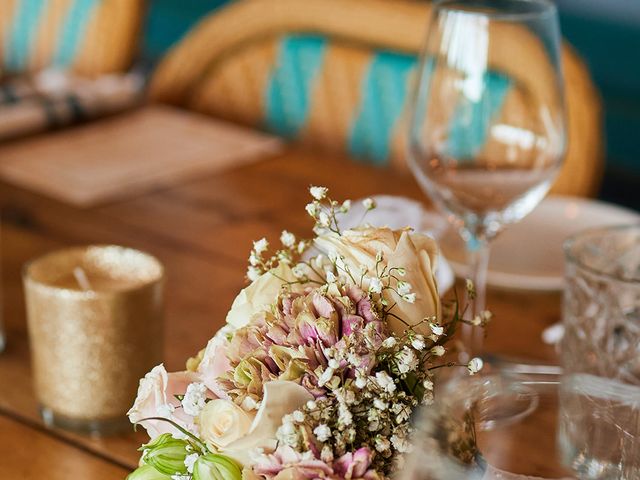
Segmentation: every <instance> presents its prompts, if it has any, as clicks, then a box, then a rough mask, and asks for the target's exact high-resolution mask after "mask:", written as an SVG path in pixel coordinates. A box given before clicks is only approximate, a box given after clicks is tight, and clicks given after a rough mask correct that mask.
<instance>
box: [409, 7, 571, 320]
mask: <svg viewBox="0 0 640 480" xmlns="http://www.w3.org/2000/svg"><path fill="white" fill-rule="evenodd" d="M411 107H412V110H413V111H412V114H411V126H410V133H409V164H410V166H411V168H412V171H413V173H414V175H415V177H416V179H417V180H418V183H419V184H420V185H421V187H422V188H423V189H424V190H425V192H426V193H427V194H428V195H429V196H430V197H431V199H432V201H433V202H434V204H435V205H436V207H437V208H439V209H440V210H441V211H442V212H443V213H444V214H445V215H446V216H447V218H448V219H449V220H450V221H452V222H453V223H454V224H455V225H456V227H457V228H458V231H459V232H460V234H461V235H462V237H463V239H464V240H465V242H466V244H467V249H468V251H469V254H470V259H469V263H470V264H471V271H472V272H473V273H472V280H473V281H474V283H475V284H476V288H477V290H478V295H477V299H476V301H475V303H474V306H473V308H472V314H477V313H479V312H480V311H481V310H483V309H484V284H485V281H484V280H485V277H486V268H487V262H488V246H487V243H488V242H489V241H490V240H491V238H493V237H494V236H495V235H496V234H497V233H498V232H499V231H500V230H501V229H502V228H503V227H504V226H505V225H508V224H510V223H514V222H517V221H519V220H520V219H522V218H523V217H524V216H525V215H526V214H527V213H529V212H530V211H531V210H532V209H533V208H534V207H535V206H536V205H537V204H538V203H539V202H540V200H542V198H543V197H544V196H545V194H546V193H547V191H548V190H549V188H550V187H551V184H552V182H553V180H554V178H555V176H556V175H557V173H558V171H559V169H560V166H561V163H562V160H563V156H564V152H565V144H566V140H565V139H566V134H565V111H564V93H563V79H562V69H561V63H560V31H559V26H558V19H557V12H556V9H555V7H554V6H553V4H552V3H550V2H547V1H546V0H497V1H496V0H492V1H486V0H464V1H460V0H445V1H441V2H437V3H435V4H434V7H433V12H432V16H431V23H430V28H429V32H428V37H427V42H426V44H425V47H424V50H423V53H422V61H421V65H420V69H419V72H418V79H417V84H416V88H415V93H414V98H413V102H412V105H411Z"/></svg>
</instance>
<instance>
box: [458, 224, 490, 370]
mask: <svg viewBox="0 0 640 480" xmlns="http://www.w3.org/2000/svg"><path fill="white" fill-rule="evenodd" d="M467 258H468V264H469V276H470V279H471V281H472V282H473V284H474V286H475V292H476V295H475V298H473V299H471V298H467V304H468V305H470V306H471V308H470V309H469V310H468V313H467V320H472V319H473V318H474V317H475V316H476V315H480V314H481V313H482V312H483V311H484V309H485V300H486V289H487V270H488V268H489V242H488V241H487V240H486V239H485V238H482V237H477V236H471V237H470V238H469V239H468V240H467ZM462 337H463V341H464V343H465V345H466V346H467V349H468V355H469V358H471V357H473V356H476V355H479V354H480V353H481V351H482V346H483V345H482V344H483V340H484V330H483V329H482V328H474V327H473V326H472V325H469V324H467V323H464V324H463V325H462Z"/></svg>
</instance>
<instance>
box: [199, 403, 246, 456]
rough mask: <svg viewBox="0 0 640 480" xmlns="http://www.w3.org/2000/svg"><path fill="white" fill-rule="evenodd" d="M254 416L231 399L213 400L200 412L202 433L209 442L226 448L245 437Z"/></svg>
mask: <svg viewBox="0 0 640 480" xmlns="http://www.w3.org/2000/svg"><path fill="white" fill-rule="evenodd" d="M252 422H253V416H252V415H249V414H248V413H247V412H245V411H244V410H243V409H242V408H240V407H239V406H237V405H236V404H235V403H233V402H232V401H230V400H220V399H218V400H211V401H210V402H208V403H207V404H206V405H205V407H204V408H203V409H202V412H200V422H199V423H200V435H201V436H202V439H203V440H204V441H205V442H206V443H207V444H208V445H213V446H214V447H215V448H217V449H224V448H225V447H227V446H228V445H229V444H230V443H232V442H235V441H236V440H238V439H240V438H242V437H244V436H245V435H246V434H247V433H248V432H249V429H250V428H251V423H252Z"/></svg>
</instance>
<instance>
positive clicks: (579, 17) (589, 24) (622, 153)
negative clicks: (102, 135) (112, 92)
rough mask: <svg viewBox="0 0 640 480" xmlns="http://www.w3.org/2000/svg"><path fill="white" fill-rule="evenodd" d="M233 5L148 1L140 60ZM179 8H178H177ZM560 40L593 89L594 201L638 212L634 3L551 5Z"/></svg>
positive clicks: (639, 33) (596, 0) (639, 81)
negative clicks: (597, 104)
mask: <svg viewBox="0 0 640 480" xmlns="http://www.w3.org/2000/svg"><path fill="white" fill-rule="evenodd" d="M232 1H233V0H211V1H202V0H181V1H178V0H153V1H152V2H151V4H150V11H149V16H148V18H147V20H146V24H145V37H144V49H143V58H144V59H145V61H147V62H149V63H153V62H155V61H157V60H159V59H160V58H161V57H162V55H163V54H164V53H165V52H166V51H167V50H168V49H170V48H171V46H172V45H173V44H175V43H176V42H177V41H179V39H180V38H181V37H183V36H184V35H185V34H187V33H188V31H189V30H190V29H191V28H192V27H193V26H194V25H195V24H196V23H197V22H198V20H199V19H200V18H201V17H202V16H204V15H206V14H208V13H210V12H212V11H214V10H216V9H217V8H220V7H221V6H223V5H225V4H228V3H230V2H232ZM178 4H179V7H178ZM556 5H557V6H558V9H559V12H560V21H561V28H562V32H563V35H564V37H565V39H566V40H567V41H568V42H569V43H570V44H571V45H572V46H573V47H574V48H575V49H576V50H577V51H578V53H579V54H580V56H581V57H582V60H583V61H584V62H585V63H586V64H587V66H588V69H589V71H590V73H591V76H592V78H593V81H594V82H595V84H596V85H597V88H598V91H599V94H600V96H601V98H602V102H603V109H604V123H603V127H602V129H603V135H604V139H605V148H606V162H605V171H604V176H603V181H602V185H601V187H600V190H599V192H598V197H599V198H602V199H605V200H607V201H611V202H614V203H619V204H623V205H627V206H630V207H632V208H634V209H640V142H639V141H638V135H640V63H638V62H637V61H636V59H637V56H638V49H640V2H634V1H631V0H608V1H606V2H603V1H600V0H557V1H556Z"/></svg>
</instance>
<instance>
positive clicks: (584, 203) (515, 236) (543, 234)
mask: <svg viewBox="0 0 640 480" xmlns="http://www.w3.org/2000/svg"><path fill="white" fill-rule="evenodd" d="M638 222H640V215H639V214H638V213H637V212H634V211H632V210H628V209H625V208H622V207H618V206H615V205H611V204H608V203H604V202H599V201H595V200H587V199H583V198H576V197H564V196H556V195H550V196H549V197H547V198H546V199H545V200H543V201H542V202H541V203H540V205H538V207H537V208H536V209H535V210H534V211H533V212H531V213H530V214H529V215H528V216H527V217H525V218H524V219H523V220H522V221H520V222H519V223H517V224H515V225H510V226H509V227H507V228H506V229H505V231H504V232H502V233H501V234H500V235H499V236H498V237H497V238H496V239H495V240H494V241H493V242H492V245H491V257H490V261H489V275H488V278H487V283H488V284H489V285H490V286H493V287H498V288H504V289H516V290H540V291H542V290H544V291H556V290H562V287H563V280H562V278H563V273H564V256H563V252H562V244H563V242H564V241H565V239H567V238H568V237H570V236H571V235H573V234H575V233H578V232H579V231H581V230H585V229H587V228H593V227H601V226H605V225H623V224H631V223H638ZM440 246H441V248H442V250H443V252H444V254H445V256H446V257H447V259H448V260H449V263H450V265H451V267H452V268H453V271H454V272H455V273H456V275H458V276H460V277H464V276H466V275H467V268H466V265H465V253H464V245H463V242H462V240H461V239H460V237H459V236H458V235H457V233H455V232H453V231H451V230H449V231H448V232H447V233H445V234H444V235H443V237H442V238H441V239H440Z"/></svg>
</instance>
